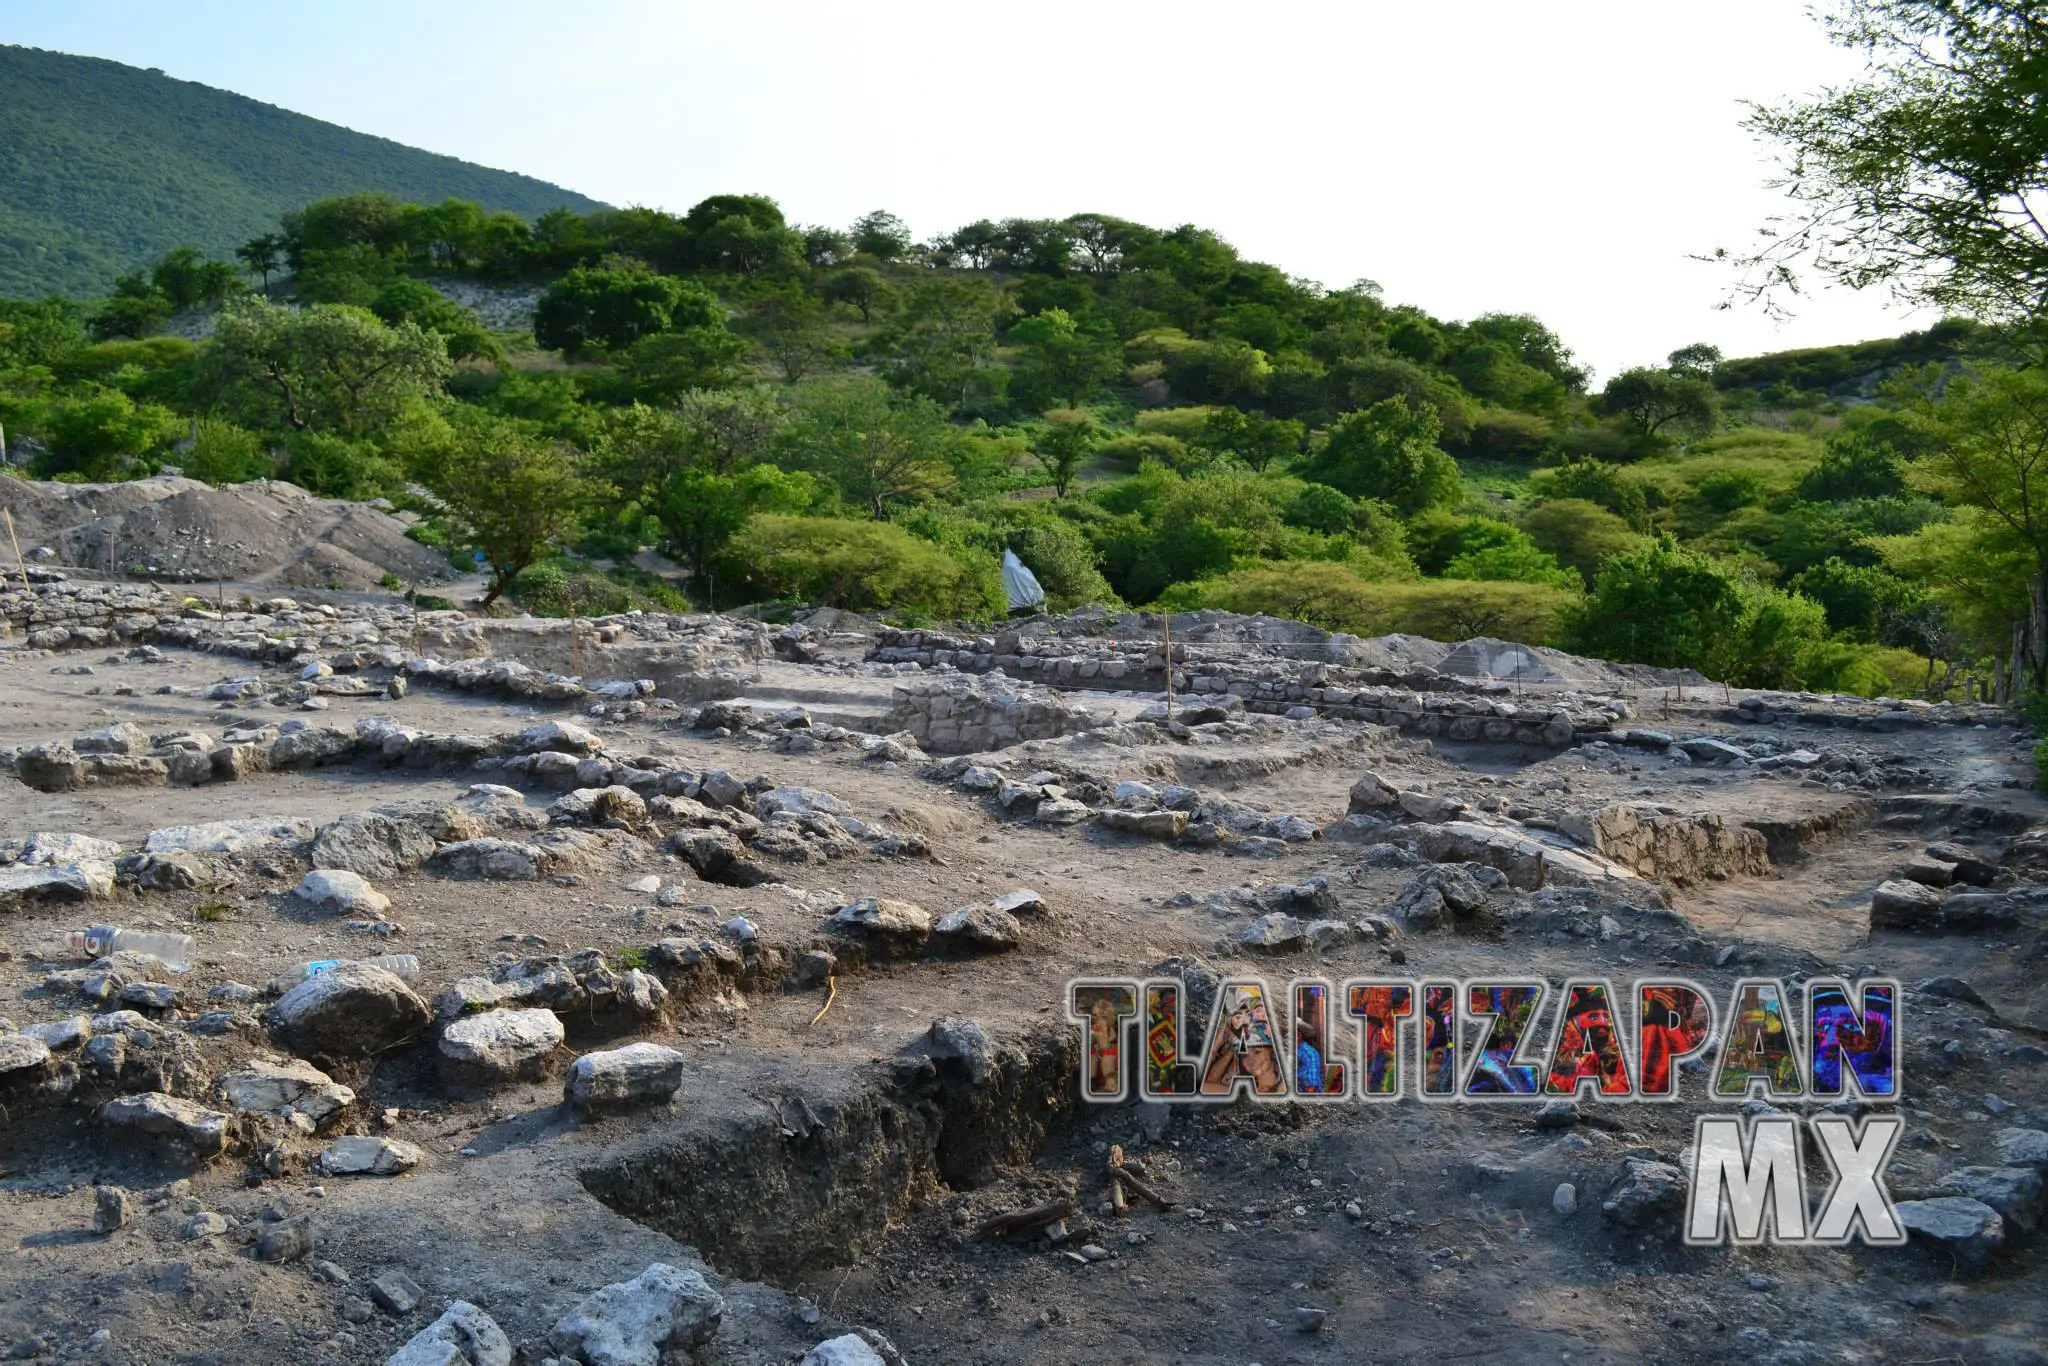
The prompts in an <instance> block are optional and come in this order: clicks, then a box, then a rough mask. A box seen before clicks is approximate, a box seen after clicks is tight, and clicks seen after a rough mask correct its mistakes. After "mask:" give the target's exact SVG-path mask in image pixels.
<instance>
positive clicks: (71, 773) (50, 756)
mask: <svg viewBox="0 0 2048 1366" xmlns="http://www.w3.org/2000/svg"><path fill="white" fill-rule="evenodd" d="M86 774H87V766H86V761H85V760H84V759H83V758H81V757H80V756H79V753H78V751H77V750H75V749H73V748H71V746H69V745H63V744H52V745H32V746H30V747H29V748H28V749H25V750H23V751H22V752H21V753H19V754H17V755H15V756H14V776H15V777H17V778H19V779H21V781H22V782H24V783H26V784H28V785H29V786H30V787H32V788H34V789H35V790H36V791H38V792H75V791H77V790H78V789H79V788H81V787H84V786H85V782H86Z"/></svg>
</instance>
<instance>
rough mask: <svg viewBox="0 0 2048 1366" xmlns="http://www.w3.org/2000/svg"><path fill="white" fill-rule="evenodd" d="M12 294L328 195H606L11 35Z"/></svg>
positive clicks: (507, 200) (105, 271)
mask: <svg viewBox="0 0 2048 1366" xmlns="http://www.w3.org/2000/svg"><path fill="white" fill-rule="evenodd" d="M0 91H4V92H5V95H4V98H0V296H7V297H15V298H20V297H24V296H36V295H42V294H49V293H59V294H68V295H72V296H75V297H83V296H91V295H98V294H102V293H105V292H106V290H107V287H108V286H109V285H110V284H111V283H112V281H113V279H114V277H115V276H116V275H117V274H120V273H121V272H123V271H128V270H134V269H136V268H138V267H140V266H143V265H145V264H147V263H148V262H150V261H153V260H155V259H156V258H157V257H159V256H161V255H162V254H163V253H164V252H165V251H168V250H169V249H171V248H172V247H176V246H181V245H185V244H188V243H189V244H191V245H193V246H196V247H200V248H202V249H203V250H205V251H206V252H207V253H208V254H210V255H215V256H225V255H226V254H227V253H228V252H229V251H230V250H232V249H233V248H234V247H235V246H237V245H239V244H240V243H242V242H245V241H247V240H248V239H249V238H251V237H254V236H256V235H258V234H259V233H263V232H266V231H269V230H270V229H272V228H273V227H274V226H275V225H276V222H277V217H278V215H279V214H280V213H283V212H284V211H286V210H288V209H295V208H298V207H300V206H301V205H303V204H305V203H306V202H307V201H308V200H312V199H317V198H320V197H321V196H323V195H333V194H345V193H349V192H351V191H356V190H385V191H389V192H390V193H392V194H394V195H396V196H398V197H399V198H400V199H404V200H413V201H420V202H427V203H434V202H438V201H439V200H442V199H444V198H448V197H450V196H453V197H455V198H458V199H467V200H473V201H475V202H477V203H479V204H482V205H483V206H484V207H486V208H489V209H509V210H511V211H513V212H515V213H519V214H523V215H526V216H527V217H533V216H535V215H538V214H541V213H544V212H546V211H547V210H549V209H552V208H555V207H557V206H561V205H566V206H567V207H569V208H572V209H576V210H578V211H580V212H588V211H589V210H591V209H595V208H601V207H603V206H602V205H601V204H600V203H599V202H598V201H597V200H594V199H591V198H589V197H588V196H586V195H580V194H577V193H575V192H574V191H572V190H565V189H563V188H561V187H560V186H558V185H550V184H548V183H547V182H546V181H542V180H535V179H534V178H533V177H531V176H523V175H517V174H514V173H513V172H510V171H494V170H491V169H490V168H489V167H485V166H477V165H474V164H472V163H470V162H467V161H458V160H457V159H456V158H454V157H446V156H439V155H436V154H435V153H432V152H422V151H420V150H419V149H418V148H414V147H407V146H405V145H403V144H402V143H397V142H392V141H390V140H389V139H386V138H379V137H371V136H369V135H367V134H364V133H357V132H352V131H350V130H349V129H347V128H343V127H340V126H339V125H337V124H332V123H323V122H321V121H320V120H318V119H311V118H307V117H306V116H305V115H303V114H294V113H292V112H290V111H289V110H285V109H279V108H277V107H276V106H274V105H268V104H262V103H259V102H257V101H255V100H251V99H246V98H244V97H243V96H240V95H236V94H232V93H230V92H228V91H225V90H215V89H213V88H212V87H210V86H204V85H199V84H197V83H195V82H192V81H181V80H176V79H173V78H172V77H169V76H166V75H164V74H163V73H162V72H160V71H154V70H151V71H144V70H142V69H140V68H138V67H132V66H123V65H121V64H120V63H119V62H109V61H103V60H101V59H99V58H97V57H74V56H70V55H68V54H66V53H61V52H45V51H42V50H40V49H37V48H26V47H7V46H0Z"/></svg>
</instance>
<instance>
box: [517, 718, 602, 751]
mask: <svg viewBox="0 0 2048 1366" xmlns="http://www.w3.org/2000/svg"><path fill="white" fill-rule="evenodd" d="M514 747H515V748H516V749H518V751H519V752H520V753H521V754H537V753H540V752H542V751H552V752H554V753H557V754H595V753H597V752H598V751H599V750H601V749H603V748H604V741H602V740H600V739H598V738H597V736H596V735H594V734H592V733H591V732H590V731H587V730H585V729H584V728H583V727H581V726H579V725H577V724H576V723H575V722H573V721H543V722H542V723H541V724H539V725H537V726H530V727H528V728H527V729H525V730H523V731H521V732H519V736H518V738H517V739H516V740H515V741H514Z"/></svg>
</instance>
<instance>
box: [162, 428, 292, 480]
mask: <svg viewBox="0 0 2048 1366" xmlns="http://www.w3.org/2000/svg"><path fill="white" fill-rule="evenodd" d="M178 466H179V468H180V469H182V470H184V472H185V476H186V477H187V478H189V479H203V480H205V481H206V482H207V483H209V484H216V485H217V484H241V483H247V482H248V481H249V480H251V479H267V478H269V477H270V476H271V475H273V474H274V473H276V465H275V464H274V463H273V462H272V460H271V459H270V457H269V455H268V454H266V453H265V452H264V449H263V439H262V438H261V437H259V436H258V435H257V434H256V433H254V432H252V431H249V430H247V429H246V428H242V427H237V426H236V425H235V424H234V423H232V422H228V421H226V420H224V419H222V418H217V417H202V418H200V419H199V420H198V421H197V422H195V423H194V424H193V433H192V448H191V449H190V450H188V451H186V452H184V453H183V454H182V455H180V456H179V457H178Z"/></svg>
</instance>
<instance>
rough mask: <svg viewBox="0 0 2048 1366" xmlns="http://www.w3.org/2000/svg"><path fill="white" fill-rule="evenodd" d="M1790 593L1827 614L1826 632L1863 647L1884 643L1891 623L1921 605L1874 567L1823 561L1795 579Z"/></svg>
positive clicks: (1908, 588) (1916, 596)
mask: <svg viewBox="0 0 2048 1366" xmlns="http://www.w3.org/2000/svg"><path fill="white" fill-rule="evenodd" d="M1789 586H1790V588H1791V589H1792V591H1793V592H1795V593H1798V594H1800V595H1802V596H1804V597H1809V598H1812V599H1813V600H1814V601H1815V602H1817V603H1819V604H1820V605H1821V608H1822V610H1823V611H1825V612H1826V613H1827V621H1828V629H1829V630H1831V631H1834V632H1835V633H1836V634H1837V635H1840V636H1842V637H1843V638H1845V639H1847V640H1852V641H1858V642H1862V643H1864V644H1875V643H1878V642H1880V641H1884V643H1887V644H1889V643H1891V642H1890V641H1886V640H1885V637H1886V635H1887V634H1888V633H1889V631H1890V628H1891V627H1892V626H1893V625H1894V623H1895V622H1898V621H1900V620H1902V619H1903V618H1905V617H1907V616H1908V615H1910V614H1911V613H1912V612H1913V611H1914V609H1915V608H1917V607H1919V606H1920V604H1921V602H1922V600H1923V599H1922V597H1921V595H1920V594H1919V593H1918V592H1916V591H1915V590H1914V588H1913V586H1912V585H1911V584H1907V583H1904V582H1902V581H1900V580H1899V579H1898V578H1896V577H1894V576H1893V575H1891V574H1888V573H1886V572H1885V571H1884V570H1882V569H1878V568H1876V567H1874V566H1867V565H1856V564H1844V563H1843V562H1842V561H1841V560H1840V559H1839V558H1836V557H1834V556H1830V557H1829V558H1828V559H1827V560H1825V561H1823V562H1822V563H1820V564H1817V565H1815V566H1814V567H1813V568H1811V569H1808V570H1806V571H1805V572H1804V573H1802V574H1800V575H1798V576H1797V577H1795V578H1794V579H1793V580H1792V582H1791V584H1790V585H1789Z"/></svg>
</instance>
